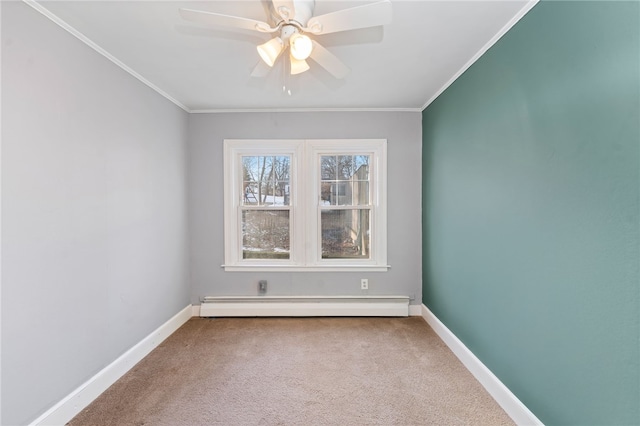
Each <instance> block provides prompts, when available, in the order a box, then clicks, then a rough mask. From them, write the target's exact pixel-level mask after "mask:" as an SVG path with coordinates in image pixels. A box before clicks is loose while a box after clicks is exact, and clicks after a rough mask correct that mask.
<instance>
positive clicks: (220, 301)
mask: <svg viewBox="0 0 640 426" xmlns="http://www.w3.org/2000/svg"><path fill="white" fill-rule="evenodd" d="M408 315H409V297H407V296H238V297H228V296H220V297H205V298H203V299H202V304H201V305H200V316H201V317H406V316H408Z"/></svg>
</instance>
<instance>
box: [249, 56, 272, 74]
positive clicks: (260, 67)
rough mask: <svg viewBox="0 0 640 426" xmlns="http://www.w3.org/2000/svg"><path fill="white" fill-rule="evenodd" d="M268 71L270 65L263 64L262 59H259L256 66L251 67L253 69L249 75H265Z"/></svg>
mask: <svg viewBox="0 0 640 426" xmlns="http://www.w3.org/2000/svg"><path fill="white" fill-rule="evenodd" d="M270 71H271V67H270V66H269V65H267V64H265V63H264V61H263V60H262V59H260V61H258V63H257V64H256V66H255V67H254V68H253V71H251V77H253V78H262V77H266V76H267V74H269V72H270Z"/></svg>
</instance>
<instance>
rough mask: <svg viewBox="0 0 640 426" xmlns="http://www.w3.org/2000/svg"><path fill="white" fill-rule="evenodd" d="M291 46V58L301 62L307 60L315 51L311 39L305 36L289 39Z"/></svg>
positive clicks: (298, 35) (293, 36)
mask: <svg viewBox="0 0 640 426" xmlns="http://www.w3.org/2000/svg"><path fill="white" fill-rule="evenodd" d="M289 44H290V46H291V56H293V57H294V58H295V59H297V60H299V61H304V60H305V59H307V58H308V57H309V55H311V51H312V50H313V44H312V43H311V39H310V38H309V37H308V36H306V35H304V34H299V33H295V34H293V35H292V36H291V38H290V39H289Z"/></svg>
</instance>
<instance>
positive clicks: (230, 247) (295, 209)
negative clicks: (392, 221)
mask: <svg viewBox="0 0 640 426" xmlns="http://www.w3.org/2000/svg"><path fill="white" fill-rule="evenodd" d="M336 153H338V154H340V155H342V154H346V155H348V154H371V156H372V161H371V164H370V170H369V173H370V175H371V176H372V179H371V182H372V183H373V190H372V191H371V197H372V200H371V210H372V215H371V223H370V226H371V257H370V259H322V258H321V256H319V254H320V232H321V231H320V207H319V203H318V200H319V199H320V192H319V191H320V186H319V185H318V184H317V183H318V176H319V175H320V171H319V156H320V155H323V154H336ZM242 155H291V205H290V210H289V211H290V219H289V220H290V227H291V228H290V229H291V240H290V248H291V251H290V253H291V258H290V259H286V260H279V259H269V260H265V259H242V254H241V242H242V235H241V226H240V223H239V221H240V219H239V217H240V214H239V209H240V204H241V202H240V200H241V199H242V196H243V191H242V179H241V175H242V166H241V161H240V157H241V156H242ZM386 161H387V141H386V139H307V140H303V139H301V140H245V139H225V141H224V241H225V242H224V248H225V254H224V255H225V264H224V265H222V266H223V267H224V269H225V271H274V272H275V271H292V272H293V271H352V272H360V271H386V270H388V268H389V265H387V170H386ZM277 209H279V210H282V209H286V207H282V208H281V207H278V208H277ZM314 234H315V238H313V235H314Z"/></svg>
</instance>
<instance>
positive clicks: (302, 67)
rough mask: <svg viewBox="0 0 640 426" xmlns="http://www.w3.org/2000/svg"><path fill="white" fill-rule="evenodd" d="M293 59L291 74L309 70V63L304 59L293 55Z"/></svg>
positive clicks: (291, 57)
mask: <svg viewBox="0 0 640 426" xmlns="http://www.w3.org/2000/svg"><path fill="white" fill-rule="evenodd" d="M289 57H290V59H291V75H296V74H302V73H303V72H305V71H309V64H308V63H307V61H305V60H304V59H302V60H300V59H296V58H294V57H293V56H292V55H290V56H289Z"/></svg>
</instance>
